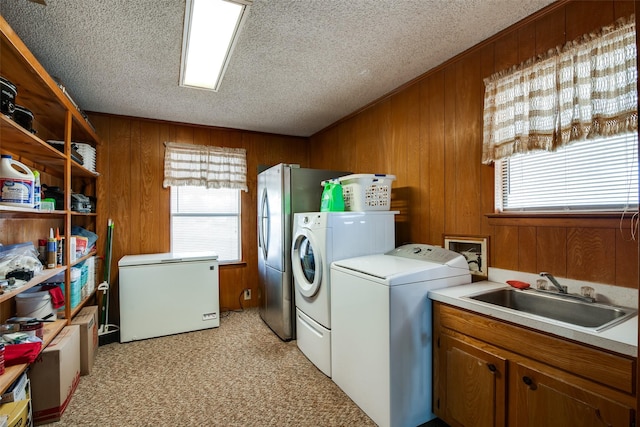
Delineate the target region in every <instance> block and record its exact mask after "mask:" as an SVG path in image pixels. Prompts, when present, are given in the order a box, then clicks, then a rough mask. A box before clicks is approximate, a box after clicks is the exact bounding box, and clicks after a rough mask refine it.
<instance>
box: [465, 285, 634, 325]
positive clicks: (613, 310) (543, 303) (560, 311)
mask: <svg viewBox="0 0 640 427" xmlns="http://www.w3.org/2000/svg"><path fill="white" fill-rule="evenodd" d="M469 298H470V299H473V300H476V301H482V302H486V303H489V304H494V305H498V306H501V307H505V308H509V309H512V310H516V311H519V312H524V313H528V314H533V315H535V316H541V317H546V318H549V319H554V320H558V321H561V322H565V323H570V324H572V325H576V326H581V327H584V328H592V329H595V330H596V331H601V330H604V329H606V328H609V327H611V326H613V325H615V324H617V323H620V322H622V321H624V320H626V319H628V318H630V317H632V316H634V315H635V314H636V312H637V310H635V309H632V308H626V307H614V306H610V305H605V304H598V303H589V302H583V301H579V300H573V299H565V298H562V297H558V296H555V295H548V294H542V293H537V292H536V291H535V290H526V291H520V290H515V289H497V290H494V291H488V292H485V293H482V294H478V295H473V296H470V297H469Z"/></svg>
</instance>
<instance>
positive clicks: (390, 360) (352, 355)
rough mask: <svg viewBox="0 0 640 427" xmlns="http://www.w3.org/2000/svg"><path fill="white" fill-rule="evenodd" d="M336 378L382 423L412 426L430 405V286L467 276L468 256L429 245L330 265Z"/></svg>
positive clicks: (420, 421) (462, 281)
mask: <svg viewBox="0 0 640 427" xmlns="http://www.w3.org/2000/svg"><path fill="white" fill-rule="evenodd" d="M331 282H332V283H331V286H332V289H331V291H332V296H331V322H332V326H333V328H332V330H331V339H332V345H331V365H332V368H333V369H332V374H333V375H332V379H333V381H334V382H335V383H336V384H337V385H338V386H339V387H340V388H341V389H342V390H343V391H344V392H345V393H346V394H347V395H348V396H349V397H350V398H351V399H352V400H353V401H354V402H355V403H356V404H357V405H358V406H359V407H360V408H361V409H362V410H363V411H364V412H365V413H366V414H367V415H368V416H369V417H370V418H371V419H372V420H373V421H374V422H375V423H376V424H378V425H379V426H381V427H389V426H393V427H399V426H410V427H415V426H418V425H420V424H423V423H425V422H427V421H429V420H432V419H433V418H435V415H434V414H433V412H432V410H431V408H432V403H431V400H432V372H431V363H432V362H431V361H432V353H431V352H432V345H431V340H432V319H431V316H432V309H431V300H429V299H428V297H427V293H428V292H429V290H431V289H438V288H444V287H448V286H456V285H462V284H465V283H471V274H470V273H469V266H468V264H467V261H466V260H465V258H464V257H463V256H462V255H460V254H458V253H456V252H452V251H449V250H447V249H443V248H440V247H436V246H430V245H421V244H414V245H404V246H400V247H398V248H396V249H394V250H392V251H390V252H388V253H386V254H383V255H370V256H364V257H358V258H351V259H344V260H341V261H336V262H334V263H333V265H332V267H331Z"/></svg>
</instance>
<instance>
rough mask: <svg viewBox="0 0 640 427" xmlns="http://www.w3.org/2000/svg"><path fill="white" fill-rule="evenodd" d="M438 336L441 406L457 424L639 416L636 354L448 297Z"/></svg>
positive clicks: (617, 421)
mask: <svg viewBox="0 0 640 427" xmlns="http://www.w3.org/2000/svg"><path fill="white" fill-rule="evenodd" d="M433 339H434V349H435V350H434V351H435V354H434V412H435V413H436V415H437V416H438V417H440V418H441V419H443V420H444V421H445V422H447V423H448V424H449V425H451V426H456V427H458V426H505V425H509V426H518V427H534V426H562V427H573V426H575V427H585V426H621V427H622V426H624V427H629V426H631V425H632V423H633V420H634V414H635V410H636V407H635V405H636V403H635V402H636V398H635V393H636V390H635V387H634V386H633V377H634V373H635V371H636V360H635V358H631V357H626V356H623V355H618V354H615V353H610V352H607V351H604V350H600V349H596V348H593V347H589V346H586V345H582V344H579V343H575V342H571V341H567V340H563V339H560V338H557V337H554V336H551V335H548V334H543V333H540V332H537V331H533V330H530V329H527V328H523V327H520V326H517V325H513V324H509V323H507V322H502V321H499V320H495V319H492V318H489V317H485V316H483V315H479V314H475V313H471V312H469V311H465V310H461V309H458V308H455V307H451V306H448V305H446V304H441V303H434V337H433ZM554 361H555V363H554ZM607 372H608V374H607Z"/></svg>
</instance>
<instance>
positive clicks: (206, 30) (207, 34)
mask: <svg viewBox="0 0 640 427" xmlns="http://www.w3.org/2000/svg"><path fill="white" fill-rule="evenodd" d="M250 5H251V1H248V0H187V8H186V13H185V16H184V33H183V35H182V64H181V69H180V86H189V87H196V88H201V89H209V90H214V91H217V90H218V88H219V87H220V81H221V80H222V76H223V75H224V72H225V70H226V69H227V64H228V62H229V58H230V57H231V52H232V51H233V47H234V45H235V41H236V37H237V35H238V33H239V31H240V28H241V26H242V23H243V21H244V18H245V17H246V15H247V14H248V11H249V6H250Z"/></svg>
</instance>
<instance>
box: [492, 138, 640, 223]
mask: <svg viewBox="0 0 640 427" xmlns="http://www.w3.org/2000/svg"><path fill="white" fill-rule="evenodd" d="M637 151H638V136H637V134H627V135H622V136H616V137H609V138H600V139H595V140H588V141H579V142H576V143H574V144H571V145H568V146H565V147H562V148H560V149H558V150H557V151H556V152H547V151H539V152H532V153H528V154H516V155H513V156H511V157H510V158H508V159H503V160H501V161H499V162H496V166H497V168H496V172H497V173H496V186H497V188H496V195H499V197H496V208H497V210H498V211H528V210H535V211H545V210H550V211H564V210H569V211H574V210H576V211H579V210H586V211H593V210H624V209H628V208H636V209H637V207H638V152H637Z"/></svg>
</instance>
